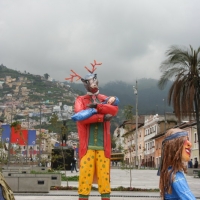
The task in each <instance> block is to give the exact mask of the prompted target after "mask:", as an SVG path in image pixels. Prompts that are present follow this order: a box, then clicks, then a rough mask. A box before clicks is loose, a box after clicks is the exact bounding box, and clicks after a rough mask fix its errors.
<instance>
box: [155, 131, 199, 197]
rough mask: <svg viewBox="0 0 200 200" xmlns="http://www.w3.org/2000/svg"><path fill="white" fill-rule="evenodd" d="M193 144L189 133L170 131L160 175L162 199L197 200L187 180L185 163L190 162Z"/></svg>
mask: <svg viewBox="0 0 200 200" xmlns="http://www.w3.org/2000/svg"><path fill="white" fill-rule="evenodd" d="M191 147H192V144H191V142H190V141H189V140H188V133H187V132H186V131H185V130H182V129H177V128H176V129H170V130H168V131H167V133H166V134H165V138H164V140H163V142H162V153H161V165H160V167H159V170H158V175H160V182H159V188H160V195H161V198H162V199H165V200H172V199H177V200H178V199H184V200H195V199H196V198H195V197H194V195H193V194H192V192H191V190H190V188H189V186H188V184H187V180H186V178H185V176H184V172H185V173H186V168H187V167H186V166H185V164H184V163H185V162H188V161H189V160H190V155H191Z"/></svg>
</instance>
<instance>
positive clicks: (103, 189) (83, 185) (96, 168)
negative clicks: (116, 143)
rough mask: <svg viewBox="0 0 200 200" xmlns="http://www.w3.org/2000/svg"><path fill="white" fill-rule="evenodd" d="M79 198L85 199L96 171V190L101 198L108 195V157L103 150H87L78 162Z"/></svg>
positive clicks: (105, 197)
mask: <svg viewBox="0 0 200 200" xmlns="http://www.w3.org/2000/svg"><path fill="white" fill-rule="evenodd" d="M79 171H80V176H79V188H78V193H79V199H87V198H88V196H89V194H90V191H91V187H92V182H93V178H94V174H95V173H96V177H97V183H98V191H99V193H100V194H101V196H102V199H109V197H110V192H111V189H110V159H109V158H106V157H105V155H104V151H103V150H88V151H87V153H86V155H85V156H83V158H82V159H81V162H80V168H79Z"/></svg>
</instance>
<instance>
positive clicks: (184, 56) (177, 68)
mask: <svg viewBox="0 0 200 200" xmlns="http://www.w3.org/2000/svg"><path fill="white" fill-rule="evenodd" d="M166 55H167V57H168V58H167V59H166V60H165V61H163V62H162V64H161V66H160V70H161V72H162V73H163V74H162V76H161V77H160V80H159V82H158V86H159V87H160V88H161V89H163V88H164V86H165V85H166V83H167V81H168V80H169V79H170V78H174V82H173V84H172V86H171V88H170V90H169V93H168V103H169V105H171V104H173V108H174V112H175V115H176V116H177V117H178V119H179V120H180V119H182V118H184V117H189V118H190V119H191V117H196V122H197V134H198V138H199V139H198V144H199V156H200V122H199V106H200V47H199V48H198V49H197V50H194V49H193V48H192V46H191V45H190V47H189V48H186V47H179V46H171V47H170V48H169V50H168V51H167V52H166Z"/></svg>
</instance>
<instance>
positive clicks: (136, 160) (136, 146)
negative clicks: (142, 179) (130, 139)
mask: <svg viewBox="0 0 200 200" xmlns="http://www.w3.org/2000/svg"><path fill="white" fill-rule="evenodd" d="M133 90H134V94H135V95H136V107H135V110H136V113H135V117H136V120H135V126H136V129H135V130H136V132H135V152H136V159H135V165H136V168H139V164H138V144H137V136H138V87H137V81H136V86H133Z"/></svg>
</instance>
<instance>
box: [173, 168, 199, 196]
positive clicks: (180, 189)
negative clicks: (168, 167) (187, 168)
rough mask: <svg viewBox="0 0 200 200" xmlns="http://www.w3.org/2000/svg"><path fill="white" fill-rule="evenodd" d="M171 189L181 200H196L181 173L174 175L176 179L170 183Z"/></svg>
mask: <svg viewBox="0 0 200 200" xmlns="http://www.w3.org/2000/svg"><path fill="white" fill-rule="evenodd" d="M172 188H173V189H174V191H175V192H176V194H177V196H178V197H179V198H180V199H181V200H196V198H195V197H194V195H193V194H192V192H191V190H190V188H189V186H188V183H187V181H186V179H185V176H184V174H183V173H182V172H177V173H176V177H175V179H174V181H173V183H172Z"/></svg>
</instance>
